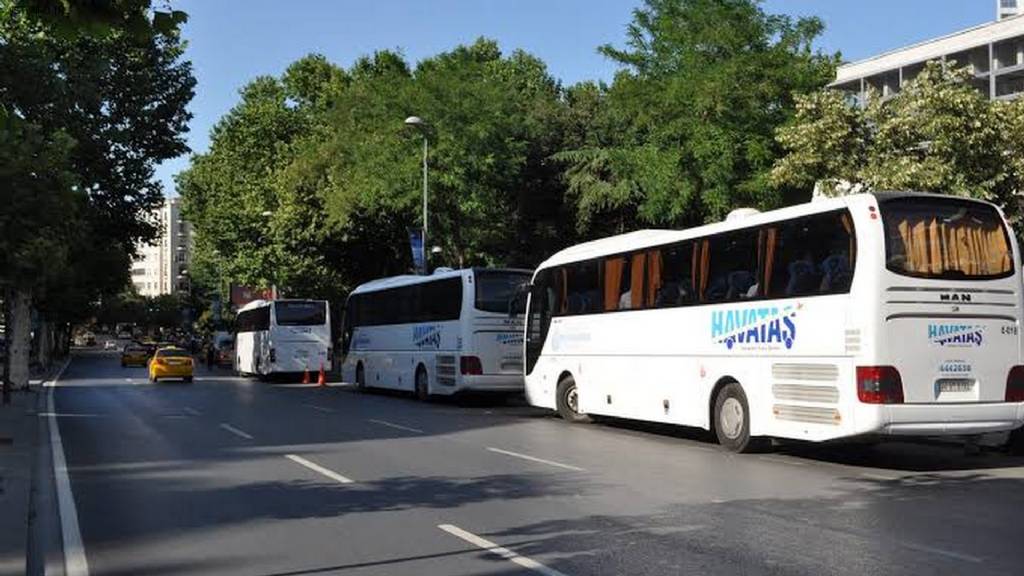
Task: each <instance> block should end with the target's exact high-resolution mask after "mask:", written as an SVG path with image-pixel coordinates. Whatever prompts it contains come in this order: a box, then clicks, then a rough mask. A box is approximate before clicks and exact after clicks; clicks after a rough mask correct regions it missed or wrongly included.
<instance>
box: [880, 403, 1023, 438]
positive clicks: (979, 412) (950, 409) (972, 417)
mask: <svg viewBox="0 0 1024 576" xmlns="http://www.w3.org/2000/svg"><path fill="white" fill-rule="evenodd" d="M880 408H881V409H880V410H879V412H878V421H877V422H876V427H874V431H877V432H879V433H881V434H889V435H893V436H963V435H971V434H986V433H989V432H1003V431H1006V430H1013V429H1014V428H1018V427H1020V426H1021V424H1022V423H1024V403H1010V402H993V403H985V404H902V405H887V406H881V407H880Z"/></svg>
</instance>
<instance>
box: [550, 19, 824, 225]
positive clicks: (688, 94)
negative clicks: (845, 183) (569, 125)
mask: <svg viewBox="0 0 1024 576" xmlns="http://www.w3.org/2000/svg"><path fill="white" fill-rule="evenodd" d="M821 30H822V23H821V21H820V20H818V19H817V18H799V19H795V20H794V19H792V18H790V17H788V16H782V15H770V14H766V13H765V12H764V11H763V10H762V9H761V8H760V7H759V6H758V3H757V2H755V1H754V0H646V1H645V2H644V4H643V6H642V7H640V8H638V9H636V10H635V11H634V14H633V22H632V23H631V24H630V25H629V27H628V33H627V34H628V40H627V47H626V48H624V49H620V48H614V47H612V46H604V47H602V48H601V52H602V53H604V54H605V55H606V56H608V57H609V58H611V59H613V60H614V61H616V62H618V63H619V64H620V65H622V66H623V69H622V70H621V71H620V72H619V73H618V74H617V75H616V77H615V81H614V83H613V84H612V86H611V87H610V88H608V89H607V90H599V89H595V88H594V87H586V88H583V89H582V90H583V92H580V93H579V94H578V95H579V96H583V95H584V94H585V95H586V97H588V98H589V101H588V103H587V105H588V106H591V107H593V108H594V110H593V111H592V112H591V114H592V115H594V116H595V117H596V118H597V122H596V123H595V130H597V131H598V133H597V134H596V135H595V136H592V137H589V138H586V139H585V140H586V141H587V143H586V145H585V146H581V147H579V148H575V149H567V150H565V151H563V152H562V153H560V154H559V155H557V156H556V158H557V159H559V160H561V161H562V162H564V163H565V165H566V169H565V177H566V182H567V184H568V187H569V190H570V193H571V194H572V195H573V197H574V199H575V200H576V205H577V216H578V221H579V225H580V227H581V228H582V229H589V228H591V227H592V226H593V225H594V224H595V223H596V225H597V229H595V230H594V231H595V232H598V231H599V232H600V233H606V232H611V231H616V232H617V231H623V230H624V229H627V228H632V227H633V226H634V224H635V223H642V224H646V225H659V226H687V225H695V224H699V223H702V222H705V221H708V220H716V219H719V218H721V217H722V216H723V215H724V214H725V213H726V212H727V211H728V210H730V209H731V208H733V207H735V206H737V205H753V206H756V207H760V208H770V207H774V206H777V205H778V204H780V203H781V202H782V201H783V200H784V195H783V193H782V191H780V190H778V189H777V188H773V187H771V186H768V178H767V177H768V174H769V171H770V169H771V167H772V165H773V163H774V161H775V159H776V158H777V157H778V156H780V155H781V148H780V146H779V145H778V144H777V143H776V142H775V139H774V136H775V130H776V129H777V128H778V127H779V126H781V125H783V124H784V123H786V122H787V121H788V120H789V119H790V117H791V116H792V114H793V111H794V100H793V98H794V94H799V93H805V92H811V91H814V90H816V89H818V88H820V87H822V86H824V85H826V84H827V83H828V82H829V81H830V80H831V79H832V77H833V73H834V69H835V66H836V64H837V62H838V58H837V57H836V56H830V55H825V54H822V53H820V52H815V51H814V50H813V49H812V47H811V44H812V42H813V40H814V39H815V38H816V37H817V36H818V34H820V32H821ZM595 103H596V106H595ZM609 223H610V224H611V226H610V227H611V229H609Z"/></svg>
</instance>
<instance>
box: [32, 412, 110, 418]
mask: <svg viewBox="0 0 1024 576" xmlns="http://www.w3.org/2000/svg"><path fill="white" fill-rule="evenodd" d="M103 416H104V415H103V414H73V413H70V412H40V413H39V417H40V418H102V417H103Z"/></svg>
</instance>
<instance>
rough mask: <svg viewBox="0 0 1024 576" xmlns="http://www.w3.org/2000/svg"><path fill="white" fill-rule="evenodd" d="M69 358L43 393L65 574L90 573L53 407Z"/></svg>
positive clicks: (68, 575)
mask: <svg viewBox="0 0 1024 576" xmlns="http://www.w3.org/2000/svg"><path fill="white" fill-rule="evenodd" d="M69 364H71V359H70V358H68V360H67V362H65V363H64V366H63V367H62V368H61V369H60V372H58V373H57V375H56V376H54V377H53V380H51V381H49V382H47V383H45V384H44V386H46V387H47V388H49V392H48V393H47V395H46V411H47V412H49V413H50V417H49V422H48V423H47V424H49V428H50V452H51V454H52V455H53V480H54V484H56V488H57V514H58V516H60V534H61V540H62V541H63V544H64V574H66V575H67V576H89V562H88V560H86V558H85V547H84V546H83V545H82V532H81V530H79V528H78V511H77V510H76V509H75V496H74V494H72V492H71V478H69V477H68V462H67V460H66V459H65V458H64V443H63V442H61V439H60V428H59V427H58V426H57V416H56V411H55V410H54V408H53V390H54V388H56V386H57V381H58V380H59V379H60V377H61V375H63V374H64V371H65V370H67V367H68V365H69Z"/></svg>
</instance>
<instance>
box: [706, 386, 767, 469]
mask: <svg viewBox="0 0 1024 576" xmlns="http://www.w3.org/2000/svg"><path fill="white" fill-rule="evenodd" d="M714 417H715V422H714V430H715V437H716V438H718V444H719V445H721V446H722V448H725V449H726V450H728V451H730V452H737V453H749V452H757V451H760V450H762V449H763V448H764V446H765V444H766V442H765V440H764V439H762V438H751V436H750V408H749V404H748V403H747V395H746V394H745V393H744V392H743V387H742V386H740V384H739V383H738V382H730V383H728V384H726V385H725V386H724V387H723V388H722V389H721V390H720V391H719V392H718V396H716V397H715V411H714Z"/></svg>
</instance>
